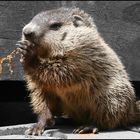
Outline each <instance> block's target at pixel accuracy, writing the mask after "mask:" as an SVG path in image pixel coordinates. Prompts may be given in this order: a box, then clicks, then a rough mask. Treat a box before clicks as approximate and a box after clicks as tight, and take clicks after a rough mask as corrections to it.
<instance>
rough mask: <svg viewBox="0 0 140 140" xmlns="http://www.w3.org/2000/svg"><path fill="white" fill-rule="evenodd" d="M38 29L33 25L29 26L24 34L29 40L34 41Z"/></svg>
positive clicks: (24, 30)
mask: <svg viewBox="0 0 140 140" xmlns="http://www.w3.org/2000/svg"><path fill="white" fill-rule="evenodd" d="M35 31H36V28H35V27H34V26H33V25H32V24H27V25H26V26H25V27H24V28H23V30H22V32H23V34H24V36H25V38H26V39H27V40H30V41H33V40H34V37H35Z"/></svg>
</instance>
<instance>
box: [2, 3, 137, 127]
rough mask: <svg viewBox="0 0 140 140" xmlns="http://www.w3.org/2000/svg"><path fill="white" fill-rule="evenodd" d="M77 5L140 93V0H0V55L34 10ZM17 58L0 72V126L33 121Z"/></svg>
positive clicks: (11, 44) (17, 36) (10, 47)
mask: <svg viewBox="0 0 140 140" xmlns="http://www.w3.org/2000/svg"><path fill="white" fill-rule="evenodd" d="M62 6H65V7H74V6H76V7H79V8H81V9H83V10H85V11H86V12H87V13H89V14H90V15H91V16H92V17H93V18H94V21H95V24H96V26H97V28H98V31H99V32H100V34H101V35H102V37H103V38H104V40H105V41H106V43H108V44H109V45H110V46H111V47H112V48H113V49H114V50H115V51H116V53H117V54H118V55H119V57H120V59H121V60H122V62H123V64H124V65H125V67H126V70H127V72H128V73H129V75H130V78H131V82H132V84H133V86H134V88H135V90H136V94H137V97H140V89H139V87H140V1H0V57H2V56H5V55H7V54H9V53H10V52H12V51H13V50H14V48H16V46H15V44H16V42H17V41H18V40H19V39H20V37H21V31H22V28H23V27H24V25H25V24H27V23H28V22H29V21H30V20H31V19H32V18H33V17H34V16H35V15H36V14H37V13H39V12H40V11H43V10H49V9H54V8H58V7H62ZM28 95H29V93H28V91H27V90H26V87H25V82H24V79H23V69H22V65H21V64H20V62H19V59H17V58H14V73H13V74H12V75H10V72H9V71H8V67H7V64H6V63H4V65H3V73H2V74H1V75H0V114H1V115H0V126H3V125H11V124H22V123H28V122H34V121H35V120H36V116H35V115H34V114H32V112H31V108H30V106H29V98H28Z"/></svg>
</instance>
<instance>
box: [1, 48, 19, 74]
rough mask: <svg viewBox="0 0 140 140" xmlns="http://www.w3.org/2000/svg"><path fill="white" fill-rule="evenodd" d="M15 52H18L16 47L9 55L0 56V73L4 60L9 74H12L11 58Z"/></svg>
mask: <svg viewBox="0 0 140 140" xmlns="http://www.w3.org/2000/svg"><path fill="white" fill-rule="evenodd" d="M17 53H18V49H17V48H16V49H14V50H13V51H12V52H11V53H10V54H9V55H7V56H5V57H0V74H2V70H3V63H4V61H8V68H9V71H10V74H13V62H12V59H13V58H14V57H15V55H16V54H17Z"/></svg>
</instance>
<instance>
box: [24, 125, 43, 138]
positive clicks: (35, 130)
mask: <svg viewBox="0 0 140 140" xmlns="http://www.w3.org/2000/svg"><path fill="white" fill-rule="evenodd" d="M44 129H45V126H42V125H41V124H40V123H36V124H34V125H33V126H31V127H30V128H29V129H27V130H26V131H25V135H26V136H27V135H37V136H40V135H42V133H43V132H44Z"/></svg>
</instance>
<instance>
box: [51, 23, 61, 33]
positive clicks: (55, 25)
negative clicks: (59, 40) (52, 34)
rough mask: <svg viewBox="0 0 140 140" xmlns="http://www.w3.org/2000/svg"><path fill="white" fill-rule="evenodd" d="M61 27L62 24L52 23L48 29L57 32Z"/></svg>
mask: <svg viewBox="0 0 140 140" xmlns="http://www.w3.org/2000/svg"><path fill="white" fill-rule="evenodd" d="M61 26H62V23H53V24H51V25H50V29H51V30H55V31H56V30H59V29H60V28H61Z"/></svg>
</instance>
